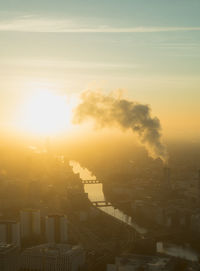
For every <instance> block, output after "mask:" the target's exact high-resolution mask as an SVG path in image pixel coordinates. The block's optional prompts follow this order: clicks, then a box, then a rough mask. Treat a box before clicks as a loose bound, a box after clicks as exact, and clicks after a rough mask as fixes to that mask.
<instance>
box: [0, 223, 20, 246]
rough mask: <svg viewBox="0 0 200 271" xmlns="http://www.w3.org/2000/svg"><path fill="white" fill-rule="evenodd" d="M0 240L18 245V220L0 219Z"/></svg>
mask: <svg viewBox="0 0 200 271" xmlns="http://www.w3.org/2000/svg"><path fill="white" fill-rule="evenodd" d="M0 242H3V243H6V244H15V245H17V246H20V224H19V222H16V221H0Z"/></svg>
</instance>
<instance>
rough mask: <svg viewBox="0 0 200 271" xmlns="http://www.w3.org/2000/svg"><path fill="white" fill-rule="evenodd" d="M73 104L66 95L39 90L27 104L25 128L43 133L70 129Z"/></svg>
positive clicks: (32, 131)
mask: <svg viewBox="0 0 200 271" xmlns="http://www.w3.org/2000/svg"><path fill="white" fill-rule="evenodd" d="M71 118H72V104H70V102H68V101H67V98H66V96H61V95H56V94H54V93H52V92H50V91H48V90H39V91H36V93H35V94H34V95H33V96H32V97H30V98H29V100H28V101H27V102H26V104H25V110H24V116H23V123H22V125H23V128H24V129H26V130H27V131H28V132H31V133H34V134H41V135H52V134H57V133H60V132H63V131H66V130H69V129H70V126H71V125H72V124H71Z"/></svg>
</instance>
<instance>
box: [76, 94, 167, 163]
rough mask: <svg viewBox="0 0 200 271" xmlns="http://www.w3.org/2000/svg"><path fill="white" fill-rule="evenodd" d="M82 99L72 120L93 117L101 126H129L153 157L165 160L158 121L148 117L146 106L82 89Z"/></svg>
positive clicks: (79, 120) (149, 115) (81, 120)
mask: <svg viewBox="0 0 200 271" xmlns="http://www.w3.org/2000/svg"><path fill="white" fill-rule="evenodd" d="M81 100H82V101H81V103H80V104H79V105H78V106H77V108H76V109H75V116H74V122H75V123H81V122H83V121H85V120H87V119H90V118H92V119H94V120H95V122H96V123H97V124H98V125H99V126H101V127H105V126H119V127H121V128H122V129H131V130H132V131H133V132H134V133H136V134H137V135H138V137H139V140H140V142H141V143H142V144H144V145H145V147H146V148H147V150H148V152H149V154H150V155H151V156H152V157H153V158H160V159H162V160H163V161H164V162H166V160H167V152H166V148H165V146H164V145H163V143H162V141H161V125H160V121H159V119H158V118H157V117H152V116H151V109H150V107H149V106H148V105H144V104H140V103H137V102H134V101H130V100H127V99H123V98H116V97H114V96H113V95H104V94H102V93H100V92H95V91H86V92H84V93H83V94H82V96H81Z"/></svg>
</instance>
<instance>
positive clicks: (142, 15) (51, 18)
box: [0, 0, 200, 140]
mask: <svg viewBox="0 0 200 271" xmlns="http://www.w3.org/2000/svg"><path fill="white" fill-rule="evenodd" d="M199 14H200V1H199V0H191V1H188V0H174V1H173V0H169V1H162V0H124V1H122V0H101V1H99V0H98V1H97V0H84V4H83V0H74V1H68V0H57V1H55V0H29V1H27V0H6V1H2V0H1V1H0V78H1V80H0V122H1V127H3V129H12V128H13V127H15V126H16V125H15V122H16V118H17V117H16V116H17V115H18V112H19V111H20V110H21V108H23V107H24V104H26V103H28V102H27V101H28V100H29V99H30V97H32V95H34V93H36V92H38V91H40V90H45V91H49V92H53V93H56V95H58V96H62V95H71V94H73V95H74V94H78V93H80V92H81V91H83V90H86V89H94V90H97V89H100V90H102V91H104V92H109V91H113V90H116V89H123V90H124V91H125V96H126V97H128V98H130V99H133V100H137V101H139V102H140V103H144V104H149V105H150V106H151V108H152V114H153V115H156V116H157V117H158V118H159V119H160V120H161V124H162V127H163V134H164V136H165V137H167V138H173V137H174V138H186V139H189V140H197V139H198V137H199V136H200V17H199ZM58 96H57V97H58ZM50 106H51V105H50ZM58 106H59V104H58Z"/></svg>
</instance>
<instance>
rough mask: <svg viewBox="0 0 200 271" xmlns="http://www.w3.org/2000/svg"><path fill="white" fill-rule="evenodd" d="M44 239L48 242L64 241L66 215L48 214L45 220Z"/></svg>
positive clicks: (65, 236)
mask: <svg viewBox="0 0 200 271" xmlns="http://www.w3.org/2000/svg"><path fill="white" fill-rule="evenodd" d="M45 231H46V240H47V242H48V243H66V242H67V238H68V236H67V235H68V234H67V217H66V216H65V215H48V216H46V221H45Z"/></svg>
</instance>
